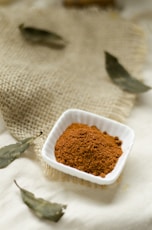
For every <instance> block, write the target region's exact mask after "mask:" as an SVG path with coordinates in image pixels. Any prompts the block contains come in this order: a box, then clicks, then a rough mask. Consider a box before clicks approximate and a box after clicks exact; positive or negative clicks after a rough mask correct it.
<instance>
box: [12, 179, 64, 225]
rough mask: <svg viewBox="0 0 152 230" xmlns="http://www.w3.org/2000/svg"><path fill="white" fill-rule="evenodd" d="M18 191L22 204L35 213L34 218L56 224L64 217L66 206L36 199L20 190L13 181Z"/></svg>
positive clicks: (25, 191)
mask: <svg viewBox="0 0 152 230" xmlns="http://www.w3.org/2000/svg"><path fill="white" fill-rule="evenodd" d="M14 182H15V184H16V185H17V187H18V188H19V189H20V192H21V196H22V199H23V201H24V203H25V204H26V205H27V206H28V207H29V208H30V209H31V210H32V211H33V212H34V213H35V215H36V216H38V217H39V218H42V219H48V220H50V221H54V222H58V221H59V220H60V218H61V217H62V216H63V215H64V210H65V209H66V207H67V206H66V205H62V204H58V203H52V202H50V201H47V200H44V199H42V198H36V197H35V196H34V194H33V193H31V192H29V191H27V190H25V189H23V188H21V187H20V186H19V185H18V184H17V182H16V181H14Z"/></svg>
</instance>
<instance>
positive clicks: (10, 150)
mask: <svg viewBox="0 0 152 230" xmlns="http://www.w3.org/2000/svg"><path fill="white" fill-rule="evenodd" d="M41 134H42V133H40V135H41ZM35 138H37V137H28V138H26V139H24V140H22V141H19V142H17V143H15V144H10V145H8V146H4V147H2V148H1V149H0V169H1V168H4V167H6V166H8V165H9V164H10V163H11V162H12V161H14V160H15V159H16V158H19V157H20V155H21V154H22V153H23V152H25V150H26V149H28V147H29V146H30V145H31V143H32V142H33V141H34V140H35Z"/></svg>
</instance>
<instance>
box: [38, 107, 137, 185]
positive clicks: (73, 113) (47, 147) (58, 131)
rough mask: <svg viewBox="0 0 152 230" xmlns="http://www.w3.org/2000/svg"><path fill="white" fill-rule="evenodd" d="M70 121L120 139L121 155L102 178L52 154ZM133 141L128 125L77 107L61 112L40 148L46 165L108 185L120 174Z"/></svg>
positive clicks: (132, 134) (131, 131)
mask: <svg viewBox="0 0 152 230" xmlns="http://www.w3.org/2000/svg"><path fill="white" fill-rule="evenodd" d="M72 123H81V124H86V125H88V126H96V127H97V128H98V129H99V130H101V131H102V132H103V131H106V132H107V133H108V134H109V135H111V136H117V137H119V139H120V140H121V141H122V145H121V148H122V155H121V156H120V157H119V159H118V161H117V163H116V165H115V167H114V169H113V170H112V171H111V172H110V173H108V174H107V175H106V176H105V177H104V178H103V177H100V176H94V175H93V174H90V173H86V172H83V171H80V170H78V169H76V168H73V167H70V166H67V165H64V164H62V163H59V162H58V161H57V160H56V158H55V154H54V149H55V145H56V141H57V140H58V138H59V137H60V136H61V135H62V133H63V132H64V131H65V129H66V128H67V127H68V126H69V125H71V124H72ZM133 142H134V131H133V130H132V129H131V128H130V127H128V126H126V125H124V124H122V123H119V122H117V121H115V120H112V119H109V118H106V117H103V116H100V115H97V114H94V113H91V112H87V111H84V110H79V109H68V110H66V111H65V112H63V114H62V115H61V116H60V118H59V119H58V120H57V122H56V123H55V125H54V127H53V128H52V130H51V132H50V133H49V135H48V137H47V139H46V141H45V143H44V145H43V148H42V157H43V159H44V161H46V162H47V164H48V165H50V166H51V167H53V168H55V169H57V170H59V171H62V172H64V173H66V174H69V175H71V176H75V177H78V178H81V179H83V180H87V181H90V182H92V183H96V184H100V185H108V184H112V183H114V182H115V181H116V180H117V179H118V177H119V175H120V174H121V172H122V170H123V168H124V166H125V163H126V160H127V158H128V155H129V153H130V150H131V148H132V145H133Z"/></svg>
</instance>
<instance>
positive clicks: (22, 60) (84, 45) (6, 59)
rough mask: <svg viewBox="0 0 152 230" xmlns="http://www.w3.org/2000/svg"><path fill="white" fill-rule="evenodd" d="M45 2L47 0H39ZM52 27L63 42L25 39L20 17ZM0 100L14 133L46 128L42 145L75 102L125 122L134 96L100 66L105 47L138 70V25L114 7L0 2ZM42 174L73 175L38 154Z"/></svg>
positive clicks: (39, 146)
mask: <svg viewBox="0 0 152 230" xmlns="http://www.w3.org/2000/svg"><path fill="white" fill-rule="evenodd" d="M43 3H44V2H43ZM21 23H25V25H30V26H35V27H40V28H44V29H48V30H52V31H54V32H56V33H58V34H60V35H61V36H63V37H64V38H65V39H66V40H67V41H68V45H67V47H66V48H65V49H63V50H55V49H50V48H48V47H43V46H36V45H31V44H29V43H27V41H25V40H24V39H23V37H22V36H21V34H20V31H19V29H18V25H19V24H21ZM0 31H1V32H0V108H1V111H2V114H3V117H4V120H5V121H6V124H7V128H8V130H9V131H10V133H11V134H12V135H13V136H14V137H15V138H17V139H22V138H25V137H27V136H32V135H36V134H38V133H39V132H40V131H43V136H42V137H41V138H38V139H37V141H36V153H37V155H38V156H39V158H40V159H41V154H40V153H41V149H42V145H43V143H44V141H45V139H46V137H47V135H48V133H49V132H50V130H51V128H52V126H53V125H54V123H55V121H56V120H57V119H58V117H59V116H60V115H61V113H62V112H63V111H65V110H66V109H68V108H79V109H84V110H87V111H91V112H94V113H97V114H100V115H103V116H107V117H110V118H113V119H115V120H118V121H120V122H125V119H126V118H127V116H128V115H129V113H130V111H131V109H132V107H133V105H134V101H135V96H134V95H131V94H128V93H125V92H123V91H121V90H120V89H119V88H118V87H117V86H115V85H114V84H113V83H112V82H111V80H110V79H109V77H108V75H107V73H106V70H105V60H104V50H105V51H109V52H110V53H112V54H113V55H115V56H117V57H118V58H119V60H120V61H121V63H122V64H124V65H125V66H126V68H127V69H128V70H129V71H130V72H131V73H132V74H133V75H135V76H136V77H139V76H140V74H139V73H140V71H141V68H142V65H143V61H144V57H145V42H144V37H143V34H142V32H141V31H140V29H139V28H137V27H136V26H135V25H133V24H131V22H129V21H125V20H123V19H122V18H121V17H119V16H118V14H117V13H116V12H113V11H112V10H109V11H107V12H105V11H103V10H97V9H95V8H91V9H85V10H84V9H83V10H74V9H70V10H69V9H65V8H64V7H63V6H60V5H58V4H57V5H56V4H53V5H47V4H46V5H45V4H44V5H43V6H40V5H39V4H36V1H20V2H19V3H16V4H14V5H9V6H4V7H1V9H0ZM41 163H42V166H43V169H44V171H45V173H46V175H48V176H51V178H58V179H59V178H60V179H65V180H69V179H73V180H77V179H74V178H72V177H71V176H68V175H65V174H63V173H60V172H57V171H56V170H54V169H52V168H51V167H49V166H48V165H46V164H45V163H44V162H43V160H42V161H41Z"/></svg>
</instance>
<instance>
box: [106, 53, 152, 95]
mask: <svg viewBox="0 0 152 230" xmlns="http://www.w3.org/2000/svg"><path fill="white" fill-rule="evenodd" d="M105 64H106V70H107V73H108V74H109V77H110V78H111V80H112V81H113V83H114V84H116V85H117V86H119V87H120V88H121V89H122V90H124V91H127V92H129V93H134V94H138V93H144V92H146V91H148V90H150V89H152V87H149V86H147V85H145V84H143V83H142V82H140V81H139V80H137V79H135V78H134V77H132V76H131V74H130V73H129V72H128V71H127V70H126V69H125V68H124V67H123V66H122V65H121V64H120V63H119V61H118V59H117V58H116V57H115V56H113V55H111V54H110V53H108V52H105Z"/></svg>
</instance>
